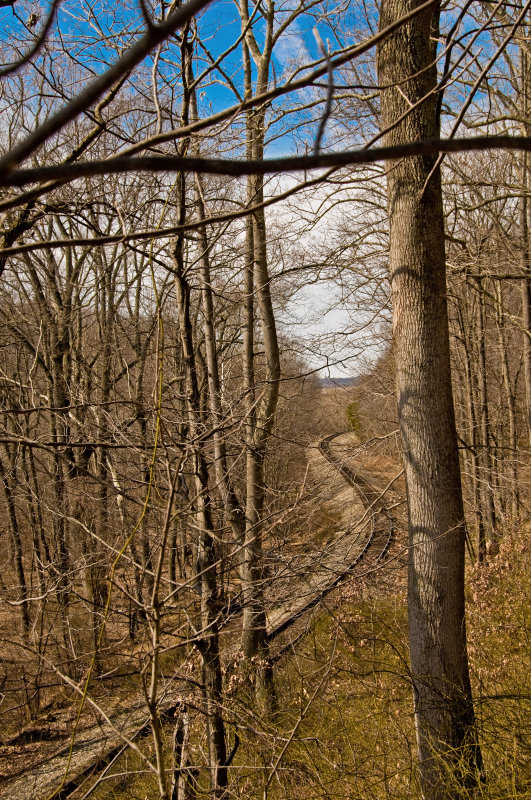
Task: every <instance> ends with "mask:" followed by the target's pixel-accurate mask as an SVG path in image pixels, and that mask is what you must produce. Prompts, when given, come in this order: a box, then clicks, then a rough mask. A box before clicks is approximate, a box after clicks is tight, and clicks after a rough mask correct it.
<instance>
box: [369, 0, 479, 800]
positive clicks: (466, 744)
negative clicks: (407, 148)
mask: <svg viewBox="0 0 531 800" xmlns="http://www.w3.org/2000/svg"><path fill="white" fill-rule="evenodd" d="M417 5H419V3H418V2H416V0H383V2H382V5H381V10H380V27H381V28H384V27H385V26H386V25H389V24H390V23H392V22H393V21H394V20H397V19H399V18H400V17H402V16H403V15H404V14H406V13H407V12H408V11H411V10H412V9H413V8H414V7H415V6H417ZM438 18H439V9H438V7H432V8H430V9H429V10H427V11H426V12H424V13H423V14H422V15H418V16H417V17H415V18H414V19H413V20H411V21H410V22H409V23H408V24H406V25H404V26H402V27H401V28H400V29H399V30H398V31H396V32H395V33H394V34H393V36H391V37H388V38H387V39H386V40H384V41H383V43H382V44H381V45H380V47H379V52H378V81H379V83H380V84H381V85H384V86H386V85H387V86H388V88H386V89H385V90H384V91H382V95H381V111H382V121H381V122H382V130H383V131H386V129H388V127H389V126H391V125H394V127H393V128H392V129H391V130H389V131H388V132H387V133H386V134H385V144H386V145H400V144H405V143H406V142H410V141H418V140H422V139H430V138H436V137H437V136H438V135H439V125H438V120H437V111H436V99H435V97H436V96H435V95H433V94H432V95H431V96H429V97H427V99H425V100H424V102H423V103H422V104H421V105H419V106H418V107H416V108H414V109H413V110H411V107H412V105H414V104H415V103H417V102H418V101H419V100H421V99H422V98H423V97H426V95H428V93H429V92H430V91H431V90H433V88H434V87H435V86H436V82H437V74H436V68H435V65H434V62H435V52H436V51H435V48H436V45H435V43H436V39H437V35H438ZM411 76H413V77H411ZM398 82H400V83H398ZM408 110H409V114H408V115H407V116H406V117H405V118H404V119H403V120H401V121H399V122H398V120H399V118H400V117H401V116H402V115H403V114H404V113H405V112H407V111H408ZM387 185H388V210H389V222H390V256H389V260H390V274H391V286H392V294H393V335H394V344H395V355H396V364H397V393H398V413H399V422H400V431H401V437H402V445H403V454H404V465H405V473H406V481H407V494H408V516H409V548H410V549H409V589H408V608H409V639H410V658H411V675H412V682H413V692H414V703H415V721H416V730H417V743H418V752H419V766H420V780H421V787H422V792H423V796H424V797H425V798H427V799H429V800H441V799H442V798H454V797H455V798H456V797H461V796H462V795H463V792H464V789H465V788H468V787H473V786H474V785H475V784H476V783H477V781H478V777H479V774H480V771H481V755H480V751H479V746H478V744H477V738H476V732H475V724H474V709H473V705H472V695H471V689H470V680H469V673H468V660H467V651H466V634H465V600H464V554H465V533H466V531H465V523H464V511H463V500H462V492H461V481H460V472H459V460H458V450H457V434H456V428H455V418H454V408H453V398H452V383H451V374H450V348H449V336H448V318H447V305H446V274H445V247H444V219H443V207H442V191H441V177H440V170H439V168H438V167H437V166H436V163H435V159H434V158H432V157H414V158H410V159H403V160H400V161H395V162H393V163H390V164H388V173H387Z"/></svg>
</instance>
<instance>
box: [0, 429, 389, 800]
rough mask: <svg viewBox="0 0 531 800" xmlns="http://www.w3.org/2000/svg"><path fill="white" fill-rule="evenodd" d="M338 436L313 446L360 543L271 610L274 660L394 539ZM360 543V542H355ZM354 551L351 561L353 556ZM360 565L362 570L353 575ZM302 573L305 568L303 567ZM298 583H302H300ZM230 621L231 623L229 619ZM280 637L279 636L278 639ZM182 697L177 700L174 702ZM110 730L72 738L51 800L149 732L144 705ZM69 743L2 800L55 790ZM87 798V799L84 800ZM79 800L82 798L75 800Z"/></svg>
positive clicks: (322, 565)
mask: <svg viewBox="0 0 531 800" xmlns="http://www.w3.org/2000/svg"><path fill="white" fill-rule="evenodd" d="M342 435H343V434H332V435H331V436H327V437H326V438H325V439H323V440H322V441H321V442H320V443H319V445H318V448H319V452H320V453H321V455H322V456H323V458H324V459H325V460H326V461H327V462H328V463H329V464H331V466H333V467H334V469H336V470H337V472H338V473H339V474H340V475H341V476H342V477H343V479H344V480H345V481H346V482H347V483H348V484H349V485H350V486H351V487H352V488H353V489H354V490H355V491H356V493H357V495H358V497H359V498H360V501H361V504H362V506H363V508H364V510H365V515H366V517H367V525H366V526H365V525H363V526H360V527H363V529H364V528H365V527H368V533H367V535H366V536H365V537H364V538H362V533H361V532H360V530H356V526H354V530H349V531H346V532H344V533H342V534H340V535H339V536H338V537H337V540H336V542H335V543H334V545H333V546H331V547H330V549H329V551H328V553H326V552H325V554H324V555H321V556H320V557H319V558H317V557H316V558H315V560H314V564H315V565H316V566H315V570H314V572H313V574H312V575H311V576H310V578H311V582H308V580H307V579H304V578H303V579H301V578H299V579H298V580H299V583H300V588H299V592H298V593H297V592H295V591H293V590H292V592H291V594H292V596H293V595H297V594H298V595H299V597H298V598H297V597H295V599H294V600H293V599H292V601H291V602H290V603H289V605H288V604H286V605H285V606H284V607H282V606H280V607H279V608H277V609H275V611H274V613H273V614H272V615H271V617H270V620H269V623H268V626H267V627H268V629H267V637H268V640H269V642H270V644H273V643H279V642H280V646H279V647H278V648H277V652H276V653H275V654H274V656H273V658H274V660H275V661H276V660H278V659H279V658H281V657H282V656H283V655H284V653H285V652H286V651H287V650H288V649H291V648H292V647H293V644H294V640H295V641H296V640H298V639H299V638H300V637H301V636H302V635H303V634H304V632H305V629H303V630H302V632H297V630H296V624H297V623H299V622H300V621H301V620H302V619H303V617H305V615H306V614H308V612H310V611H311V610H312V609H314V608H316V607H317V606H318V605H319V604H321V603H322V602H323V600H324V599H325V598H326V597H327V595H329V594H330V593H331V592H332V591H333V590H334V589H336V588H337V587H338V586H340V585H341V584H342V583H345V582H346V581H347V580H350V579H351V578H353V577H356V575H359V576H360V577H361V576H362V575H366V574H367V573H369V572H371V571H373V570H374V569H376V568H378V567H379V566H380V565H381V562H382V561H383V560H384V559H385V557H386V555H387V553H388V551H389V548H390V546H391V542H392V540H393V536H394V523H393V518H392V516H391V514H390V513H389V511H388V510H387V507H386V505H385V503H384V501H383V499H382V496H381V493H379V492H378V491H377V490H376V489H375V488H374V487H373V486H372V485H371V484H370V482H369V481H368V480H367V479H366V478H365V477H363V476H362V475H360V474H359V473H358V472H357V471H355V470H354V469H352V467H351V466H349V465H348V464H347V463H346V462H345V461H344V460H343V459H342V458H341V457H340V456H338V455H337V453H334V450H333V447H332V444H333V441H334V439H336V438H337V437H338V436H342ZM360 539H361V541H360ZM353 551H355V555H354V554H353ZM360 565H362V567H363V569H362V570H361V571H358V568H359V567H360ZM307 569H308V567H307ZM305 580H306V582H304V583H303V581H305ZM233 618H234V617H233ZM294 626H295V631H296V633H295V636H293V635H292V636H291V637H290V639H289V641H288V642H287V643H284V644H282V639H283V638H286V637H285V634H286V632H287V631H288V630H290V629H291V631H290V633H292V631H293V628H294ZM283 635H284V636H283ZM181 697H182V695H180V697H179V701H180V699H181ZM176 705H177V703H176V700H175V699H173V698H171V697H168V698H167V699H166V701H165V702H163V703H161V706H160V713H161V715H162V716H164V717H166V718H169V717H171V715H172V713H173V711H174V710H175V708H176ZM111 722H112V726H113V728H114V730H113V729H112V728H111V727H110V726H108V725H105V724H102V725H99V726H94V727H93V728H89V729H86V730H84V731H80V733H79V736H78V737H76V742H75V745H74V750H73V753H72V761H71V767H70V771H69V777H68V781H67V782H66V783H65V785H64V786H63V787H62V789H61V791H60V792H59V793H57V794H56V795H55V797H54V800H67V798H68V797H69V796H70V795H71V794H72V793H73V792H74V791H75V790H76V789H78V790H79V786H80V783H81V782H83V781H84V780H85V779H86V778H88V777H89V776H90V775H95V774H97V773H99V772H100V771H101V770H102V769H109V767H110V766H111V765H112V764H113V763H114V762H115V761H116V760H117V759H118V758H119V757H120V756H121V755H122V753H124V752H125V751H126V749H127V745H124V743H123V740H122V739H121V737H120V733H118V731H122V732H123V733H124V734H125V735H126V736H127V737H128V738H129V740H135V739H139V738H141V737H142V736H143V735H145V734H146V733H147V732H148V731H149V729H150V726H149V720H148V719H147V714H146V709H145V704H144V703H142V702H138V698H135V699H134V701H133V704H132V707H131V708H130V709H129V710H121V711H120V712H118V713H117V714H116V715H114V716H113V717H112V718H111ZM69 748H70V741H67V742H65V743H64V745H63V746H62V747H61V748H60V750H59V752H56V753H55V754H54V755H53V756H52V757H51V758H49V759H48V760H46V761H45V762H43V763H41V764H36V765H34V766H33V767H31V768H30V769H28V770H27V771H26V772H25V773H24V774H22V775H20V776H19V777H17V778H15V779H14V780H7V781H5V782H4V781H2V783H1V784H0V791H1V794H2V798H3V800H26V799H27V800H30V798H31V800H45V798H47V797H49V796H50V795H51V794H52V793H53V791H54V788H56V787H57V786H59V785H60V784H61V781H62V778H63V773H64V768H65V763H66V758H67V754H68V750H69ZM88 794H89V793H87V797H88ZM76 796H79V798H80V800H82V798H83V797H84V795H83V793H81V794H79V795H76Z"/></svg>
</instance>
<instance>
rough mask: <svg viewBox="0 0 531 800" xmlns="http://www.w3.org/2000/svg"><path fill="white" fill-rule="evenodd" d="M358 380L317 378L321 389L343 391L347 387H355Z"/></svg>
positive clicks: (354, 378) (355, 378)
mask: <svg viewBox="0 0 531 800" xmlns="http://www.w3.org/2000/svg"><path fill="white" fill-rule="evenodd" d="M358 381H359V378H357V377H353V378H319V385H320V387H321V389H345V388H347V387H349V386H355V385H356V384H357V383H358Z"/></svg>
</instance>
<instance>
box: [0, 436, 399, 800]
mask: <svg viewBox="0 0 531 800" xmlns="http://www.w3.org/2000/svg"><path fill="white" fill-rule="evenodd" d="M353 449H355V450H356V451H359V453H358V457H356V456H354V457H353V456H352V455H351V454H352V451H353ZM331 450H333V452H334V454H335V457H336V458H339V459H341V460H342V461H343V462H345V464H346V463H347V462H348V464H349V469H351V470H352V471H353V472H352V478H351V480H350V484H349V482H348V481H347V480H345V477H344V476H341V475H340V474H339V473H338V470H337V466H334V464H331V463H329V462H327V461H326V460H325V458H324V457H323V454H322V453H320V452H319V451H318V450H317V449H315V448H314V449H313V450H312V455H311V457H310V465H309V466H310V471H311V472H313V474H314V475H317V474H318V475H319V483H320V486H319V493H320V503H319V508H320V512H319V513H320V517H321V519H320V521H319V524H318V525H316V527H315V529H314V530H313V531H312V535H311V536H308V537H301V538H300V539H299V541H294V542H292V543H291V547H290V548H288V549H286V550H285V551H284V552H283V554H282V564H281V565H280V566H277V569H276V577H275V580H274V582H272V586H271V588H270V590H269V592H268V596H267V604H268V609H269V612H268V621H267V622H268V633H269V635H270V638H271V644H272V653H273V656H274V657H275V656H278V655H279V654H280V653H282V652H285V651H287V650H288V649H292V648H293V646H294V644H295V643H296V641H297V640H299V639H300V638H301V637H302V636H303V635H304V633H305V631H306V630H307V629H308V624H309V622H308V620H309V618H310V617H309V614H308V612H309V610H310V609H311V608H315V607H317V606H319V605H320V603H322V602H323V601H324V599H325V597H327V595H329V594H330V593H331V592H332V591H333V590H334V589H335V588H336V587H337V586H338V585H340V584H343V583H344V582H345V579H347V578H348V583H349V585H350V584H352V583H353V582H359V581H363V580H367V579H370V581H371V583H372V584H373V587H374V586H378V587H379V591H383V592H386V591H389V590H393V591H396V588H397V587H396V582H397V580H399V581H400V582H403V580H404V574H405V571H404V540H403V534H402V533H400V530H401V527H399V526H398V525H397V524H395V525H394V530H393V537H394V538H393V542H392V547H391V550H390V552H388V546H389V544H390V541H388V540H389V536H390V533H389V524H390V521H389V518H388V516H387V515H385V514H382V513H381V509H384V508H385V507H386V506H387V505H388V506H389V507H392V508H393V518H394V519H397V518H398V512H399V508H400V505H401V502H402V499H401V498H400V495H399V489H400V488H401V487H400V478H398V479H397V480H396V481H394V482H393V486H392V488H390V487H389V483H390V482H391V481H392V479H393V478H394V477H395V476H396V473H397V470H396V465H394V464H393V462H392V460H391V459H389V458H386V457H383V456H381V455H379V456H374V455H373V456H367V455H366V454H365V453H364V452H363V448H360V447H359V445H358V443H357V437H356V436H355V435H353V434H343V435H341V436H339V437H338V438H336V439H335V440H334V442H333V443H332V444H331ZM360 453H361V454H363V459H362V462H361V460H360V458H359V454H360ZM360 462H361V463H362V467H360ZM358 474H359V475H360V480H363V482H364V483H363V486H364V487H365V492H363V491H362V492H361V493H360V490H359V486H358V487H356V485H353V484H355V482H356V476H357V475H358ZM361 475H362V476H363V477H361ZM367 480H369V481H371V482H372V487H373V495H372V498H371V499H369V500H368V499H367V484H366V482H367ZM386 487H387V491H385V489H386ZM375 498H378V501H377V502H378V503H379V504H380V506H381V508H380V510H379V513H377V514H376V515H375V514H374V513H373V512H374V510H375V508H374V506H375V504H376V500H375ZM383 498H385V501H384V499H383ZM316 540H317V541H316ZM384 551H385V552H384ZM383 556H385V568H383V567H384V565H383V563H382V557H383ZM369 576H370V578H369ZM273 645H274V646H273ZM233 650H234V652H232V651H233ZM236 651H237V645H234V646H233V647H231V648H229V650H228V651H226V653H225V656H224V661H228V660H230V659H231V658H234V657H236ZM227 652H228V655H227ZM183 691H186V689H185V688H184V687H183V686H182V684H181V685H180V684H179V683H178V682H177V683H176V684H175V685H173V686H172V687H171V688H168V689H167V690H166V691H165V692H164V694H163V696H162V697H161V699H160V706H159V707H160V711H161V712H162V713H168V712H170V711H171V709H173V708H174V707H175V705H176V703H177V702H178V701H179V700H180V699H181V697H182V693H183ZM119 694H120V693H119ZM121 695H122V696H121V698H120V696H117V697H115V698H114V701H113V702H112V703H111V704H110V705H109V703H106V704H105V707H104V708H105V710H104V714H102V713H101V711H100V710H98V709H97V708H93V707H91V706H90V704H86V705H85V709H84V711H83V714H82V715H81V717H80V719H79V721H78V723H77V726H76V716H77V707H78V705H79V702H78V703H77V704H76V703H74V704H72V702H70V703H68V704H67V705H66V707H64V708H57V707H55V708H52V709H50V708H49V709H47V710H46V713H45V714H43V715H42V716H41V717H40V718H39V719H38V720H35V721H33V722H32V723H31V725H28V726H26V727H25V728H24V729H23V730H22V731H20V732H19V733H18V734H17V735H14V736H12V737H11V738H10V739H8V740H7V741H5V742H4V743H3V744H2V746H0V791H1V793H2V797H3V798H4V800H21V798H35V800H38V799H39V798H43V799H44V798H47V797H49V796H51V795H52V794H53V793H54V791H55V790H56V789H57V788H58V787H59V786H61V785H62V784H63V783H64V787H63V789H62V791H61V793H60V795H56V797H59V796H60V797H67V796H70V794H71V792H73V791H74V789H75V786H76V784H77V783H78V782H79V779H80V777H81V776H85V775H86V774H87V771H88V772H90V771H91V769H96V768H98V769H101V768H102V767H103V766H104V765H105V764H106V763H107V762H109V761H110V760H112V759H113V758H114V757H116V756H117V754H119V753H120V752H122V750H123V749H124V737H126V738H128V739H134V738H136V737H139V736H140V735H141V734H142V733H143V731H144V730H145V729H146V728H147V727H148V724H149V722H148V716H147V711H146V705H145V699H144V696H143V693H142V691H139V690H137V691H136V692H135V693H134V694H131V693H127V692H126V693H125V695H124V693H123V691H122V692H121ZM102 710H103V708H102ZM105 717H106V718H105ZM74 730H75V735H74V733H73V731H74ZM126 746H127V745H125V747H126ZM72 796H76V797H77V796H81V795H78V793H77V792H76V793H75V795H72Z"/></svg>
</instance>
